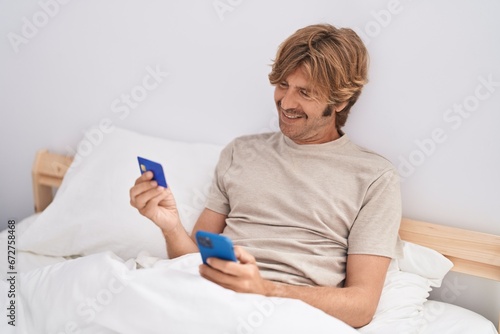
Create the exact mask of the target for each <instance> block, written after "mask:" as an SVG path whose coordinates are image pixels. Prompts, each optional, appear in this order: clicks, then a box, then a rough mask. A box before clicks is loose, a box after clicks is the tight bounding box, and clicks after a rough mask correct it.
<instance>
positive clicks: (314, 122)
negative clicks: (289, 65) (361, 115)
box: [274, 67, 339, 144]
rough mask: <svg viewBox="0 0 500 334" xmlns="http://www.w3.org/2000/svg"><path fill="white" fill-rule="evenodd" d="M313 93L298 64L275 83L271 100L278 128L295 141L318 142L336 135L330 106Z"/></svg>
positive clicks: (304, 73) (333, 111) (333, 116)
mask: <svg viewBox="0 0 500 334" xmlns="http://www.w3.org/2000/svg"><path fill="white" fill-rule="evenodd" d="M317 96H318V95H317V93H316V92H314V91H313V90H312V85H311V81H310V79H309V77H308V76H307V75H306V72H305V71H304V69H303V68H302V67H299V68H297V69H296V70H295V71H294V72H293V73H291V74H290V75H289V76H288V77H287V78H285V80H284V81H282V82H280V83H279V84H277V85H276V88H275V90H274V100H275V102H276V106H277V108H278V115H279V125H280V129H281V132H283V134H284V135H285V136H287V137H289V138H290V139H291V140H293V141H294V142H295V143H297V144H321V143H326V142H329V141H332V140H335V139H337V138H339V134H338V132H337V129H336V128H335V110H334V106H329V105H328V104H327V103H326V101H322V100H320V99H319V98H318V97H317Z"/></svg>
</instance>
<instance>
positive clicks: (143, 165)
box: [137, 157, 168, 188]
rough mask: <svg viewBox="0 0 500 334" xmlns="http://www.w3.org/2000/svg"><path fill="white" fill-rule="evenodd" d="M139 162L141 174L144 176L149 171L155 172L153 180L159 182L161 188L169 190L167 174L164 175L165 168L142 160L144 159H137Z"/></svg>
mask: <svg viewBox="0 0 500 334" xmlns="http://www.w3.org/2000/svg"><path fill="white" fill-rule="evenodd" d="M137 160H138V161H139V168H140V169H141V174H144V173H145V172H147V171H148V170H150V171H152V172H153V180H155V181H156V182H158V185H159V186H162V187H164V188H167V187H168V185H167V181H166V180H165V173H163V167H162V166H161V165H160V164H159V163H157V162H154V161H151V160H148V159H145V158H142V157H137Z"/></svg>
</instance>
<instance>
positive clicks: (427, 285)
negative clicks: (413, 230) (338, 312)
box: [359, 242, 453, 334]
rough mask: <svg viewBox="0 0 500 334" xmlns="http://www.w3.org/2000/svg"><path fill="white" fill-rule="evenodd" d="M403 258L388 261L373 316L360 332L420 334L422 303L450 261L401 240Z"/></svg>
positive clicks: (439, 282) (370, 333)
mask: <svg viewBox="0 0 500 334" xmlns="http://www.w3.org/2000/svg"><path fill="white" fill-rule="evenodd" d="M403 251H404V258H403V259H398V260H392V261H391V264H390V266H389V270H388V272H387V276H386V279H385V283H384V289H383V290H382V295H381V297H380V302H379V305H378V308H377V311H376V312H375V316H374V317H373V320H372V322H371V323H370V324H368V325H367V326H365V327H363V328H361V329H359V331H360V332H361V333H364V334H376V333H384V334H391V333H394V334H413V333H415V334H416V333H420V329H421V327H422V324H423V321H422V317H423V315H424V312H423V310H424V303H425V302H426V301H427V298H428V297H429V292H430V291H431V290H432V288H433V287H439V286H441V282H442V280H443V278H444V277H445V275H446V274H447V273H448V272H449V271H450V269H451V268H452V267H453V263H452V262H451V261H450V260H448V259H447V258H446V257H444V256H443V255H441V254H440V253H438V252H437V251H435V250H433V249H430V248H427V247H423V246H420V245H417V244H413V243H410V242H403Z"/></svg>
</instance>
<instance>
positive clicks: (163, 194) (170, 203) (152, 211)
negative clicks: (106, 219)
mask: <svg viewBox="0 0 500 334" xmlns="http://www.w3.org/2000/svg"><path fill="white" fill-rule="evenodd" d="M152 179H153V173H152V172H150V171H148V172H145V173H144V174H142V175H141V176H140V177H139V178H137V180H136V181H135V185H134V186H133V187H132V188H130V204H131V205H132V206H133V207H134V208H136V209H137V210H139V212H140V213H141V214H142V215H143V216H145V217H147V218H149V219H150V220H152V221H153V222H154V223H155V224H156V225H158V227H159V228H160V229H161V230H162V232H163V234H164V235H165V234H167V233H168V232H169V231H171V230H173V229H174V228H176V227H178V226H180V225H181V222H180V218H179V212H178V210H177V205H176V204H175V199H174V195H173V194H172V191H170V188H163V187H161V186H158V184H157V182H156V181H153V180H152Z"/></svg>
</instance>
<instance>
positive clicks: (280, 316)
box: [0, 215, 497, 334]
mask: <svg viewBox="0 0 500 334" xmlns="http://www.w3.org/2000/svg"><path fill="white" fill-rule="evenodd" d="M37 217H38V215H33V216H30V217H28V218H26V219H25V220H23V221H22V222H19V223H18V224H17V226H16V234H17V237H19V236H21V235H22V233H23V231H24V230H25V229H26V228H27V227H29V225H31V224H33V223H36V218H37ZM6 241H7V233H6V231H2V232H1V233H0V244H2V245H6ZM6 255H7V254H6V247H2V248H1V249H0V266H1V268H2V269H3V270H2V273H6V272H7V271H6V270H5V268H7V256H6ZM95 258H96V259H99V260H98V261H97V262H99V261H100V262H101V264H104V263H107V265H110V266H113V265H115V266H116V265H118V266H122V267H123V266H125V267H126V268H129V269H133V270H130V272H129V274H130V273H132V276H133V279H134V280H138V282H142V285H141V284H139V285H134V284H131V285H130V286H132V287H135V288H134V289H132V291H130V293H131V297H130V298H131V300H137V298H138V296H139V295H141V296H142V295H143V294H146V295H148V294H150V295H151V294H152V293H153V291H155V290H154V289H151V288H152V287H153V286H155V284H156V288H157V289H160V288H161V282H159V281H157V280H155V279H153V278H151V277H148V276H147V275H146V276H145V275H144V273H146V271H142V270H135V268H132V267H133V266H137V265H138V264H137V263H138V262H140V263H142V265H143V266H145V267H148V266H149V267H152V268H153V267H155V266H156V267H157V269H156V270H159V271H165V270H167V269H168V270H169V271H172V270H173V271H179V270H181V271H183V270H184V271H185V270H186V268H187V267H186V266H185V265H186V263H190V266H191V268H190V269H188V270H187V272H184V273H183V274H182V275H186V274H188V276H189V271H191V274H195V271H196V270H195V268H196V266H197V263H198V262H199V259H197V258H196V257H193V256H191V259H190V260H187V262H185V261H184V264H182V262H177V263H178V265H181V266H180V267H176V265H175V261H174V263H173V264H166V262H169V261H157V260H158V259H157V258H154V257H148V256H144V257H142V258H141V259H136V261H135V263H131V262H127V263H125V264H120V263H119V261H118V262H117V261H115V260H116V259H114V258H113V256H112V254H104V253H103V254H99V255H97V256H96V257H95ZM92 261H93V260H92ZM103 261H104V262H103ZM193 261H194V262H193ZM197 261H198V262H197ZM61 262H66V263H75V262H74V261H68V259H67V258H64V257H52V256H43V255H39V254H34V253H30V252H20V253H18V254H17V261H16V268H17V271H18V272H19V273H21V272H23V273H27V272H34V273H36V274H35V275H33V276H34V277H36V276H37V275H38V276H39V277H44V276H45V274H47V273H53V272H55V271H54V270H52V271H44V269H40V268H58V266H59V267H60V268H64V267H68V268H70V266H69V265H67V264H60V265H58V266H54V264H57V263H61ZM80 262H82V263H85V262H86V263H87V268H91V267H92V266H93V264H92V262H91V260H90V258H88V257H86V259H83V261H82V260H80ZM148 262H149V263H148ZM155 262H158V263H160V264H161V265H157V264H156V263H155ZM170 262H171V261H170ZM195 262H196V263H195ZM122 267H120V268H121V269H119V270H118V271H120V270H121V271H123V270H124V269H123V268H122ZM125 267H124V268H125ZM139 267H140V265H139ZM74 268H77V267H74ZM78 268H79V267H78ZM83 268H85V265H84V266H83ZM37 269H38V270H37ZM193 270H194V271H193ZM56 271H57V270H56ZM40 273H45V274H40ZM82 274H84V273H82ZM182 275H181V277H180V278H179V277H178V278H177V279H178V281H177V284H178V286H179V288H180V287H181V284H183V283H182V282H183V281H184V280H186V279H187V280H190V279H198V278H195V277H194V276H192V277H191V276H189V277H188V276H185V277H182ZM90 277H92V276H89V277H88V278H90ZM60 278H61V277H59V279H60ZM56 279H57V277H56ZM108 282H109V279H108ZM130 282H132V281H130ZM115 283H116V282H115ZM198 283H199V282H198ZM0 284H1V285H0V293H1V296H0V305H7V304H6V302H7V301H8V300H7V298H6V295H7V293H6V291H7V284H6V283H5V277H4V276H3V277H2V282H0ZM203 284H208V286H211V285H212V284H211V283H209V282H204V283H203ZM146 285H150V286H149V287H148V288H146ZM34 286H36V284H35V285H34ZM75 286H76V288H77V289H78V288H81V289H85V288H86V285H85V284H83V285H82V282H79V283H75ZM28 287H29V286H27V288H28ZM115 287H118V285H116V286H115ZM31 288H33V285H32V286H31ZM191 288H192V289H194V288H193V287H191ZM212 288H214V287H210V288H209V290H203V289H200V291H199V292H200V293H204V291H210V289H212ZM219 288H220V287H215V289H216V290H217V289H219ZM73 290H74V287H71V288H70V290H68V291H73ZM32 291H35V292H36V289H34V288H33V290H32ZM47 291H49V292H50V291H52V292H53V293H52V296H55V295H56V293H55V291H58V287H57V285H56V286H52V290H51V289H50V288H49V289H47ZM61 291H64V289H61ZM68 291H66V292H67V293H68V295H67V296H69V295H71V293H70V292H68ZM212 291H213V290H212ZM219 292H220V291H219ZM18 293H19V290H18ZM97 293H98V292H97ZM165 293H167V291H165ZM169 293H171V292H169ZM90 294H92V293H90ZM94 294H95V292H94ZM121 295H122V296H123V297H124V296H125V295H126V294H121ZM230 295H232V294H231V293H230V294H229V295H227V294H226V297H225V298H229V299H231V298H232V297H230ZM103 296H104V295H103ZM38 297H39V298H38V300H43V298H42V299H40V296H38ZM134 298H135V299H134ZM141 298H142V297H141ZM51 299H52V298H51ZM71 299H73V300H71ZM116 299H118V298H116ZM229 299H228V300H229ZM120 300H121V303H120V304H118V306H117V308H115V309H113V308H111V307H110V310H114V312H116V314H123V310H121V306H122V305H124V304H126V301H127V299H120ZM154 300H156V299H154ZM204 300H205V302H207V300H206V299H204ZM68 301H69V302H70V303H71V302H72V303H74V304H73V309H77V308H78V306H80V305H81V301H80V302H79V301H78V300H77V299H74V298H72V297H69V298H66V296H65V295H64V294H63V295H59V296H57V297H54V302H55V303H56V304H54V308H53V309H52V310H51V312H49V313H48V314H54V311H56V313H57V312H59V311H58V310H57V307H58V306H59V307H60V308H64V307H65V305H71V304H66V303H67V302H68ZM143 301H145V300H143ZM156 301H157V300H156ZM235 301H237V302H241V299H238V300H236V299H235ZM259 301H260V302H261V303H263V301H262V300H260V299H259V298H257V299H252V300H250V299H249V302H251V303H254V306H253V309H248V310H244V311H242V312H243V313H242V314H243V315H247V316H248V315H251V314H253V313H252V312H254V313H255V316H256V318H255V319H254V320H259V319H260V318H259V315H258V314H257V313H258V312H257V313H256V311H255V310H257V311H259V309H258V308H257V309H256V308H255V305H257V304H256V303H258V302H259ZM158 302H159V304H158V306H160V305H161V307H167V308H168V307H175V305H178V303H174V304H168V303H167V304H165V301H158ZM57 303H59V304H57ZM190 303H193V300H191V302H190ZM207 303H208V302H207ZM19 304H20V303H19V302H18V306H21V305H19ZM115 304H116V303H115ZM188 304H189V303H188ZM194 304H199V301H195V302H194ZM194 304H191V306H190V307H193V305H194ZM205 305H206V306H209V305H208V304H205ZM261 305H267V307H269V305H270V304H261ZM184 306H186V305H184ZM47 307H49V304H46V305H45V308H47ZM218 307H219V308H223V306H222V305H221V304H219V305H218ZM25 309H27V310H28V311H27V313H23V314H18V320H20V319H19V317H21V316H22V317H28V318H32V317H34V318H37V317H38V318H39V319H43V317H44V315H47V314H45V313H44V312H46V311H43V312H41V313H40V314H36V313H37V312H38V311H39V310H43V309H44V305H43V304H41V305H38V309H36V308H35V309H31V310H30V309H29V308H25ZM185 309H186V308H185ZM272 309H273V314H274V315H273V317H265V312H266V311H265V310H266V308H265V306H264V308H262V309H261V311H259V312H260V316H261V318H263V319H265V320H266V321H267V324H266V326H267V327H265V326H264V327H262V326H259V328H257V327H252V328H250V329H248V328H249V327H248V319H245V317H243V316H241V317H240V318H238V316H235V314H233V318H234V319H238V321H240V320H239V319H242V320H241V321H240V322H239V323H238V322H237V323H235V324H233V328H236V329H237V330H240V332H245V330H247V331H248V330H250V331H251V332H252V333H259V332H262V333H268V332H272V331H273V330H278V331H277V332H279V330H282V329H284V328H285V327H286V328H288V329H289V330H290V329H291V330H292V332H290V331H288V333H293V332H303V331H304V330H305V328H300V326H298V325H299V324H300V322H297V321H295V323H294V322H293V321H292V322H290V320H288V321H287V324H286V326H285V327H283V326H282V325H280V323H279V322H280V321H282V320H285V319H290V316H291V315H292V317H291V318H292V319H293V318H295V320H297V319H301V318H302V319H303V318H304V316H306V315H305V314H309V315H308V316H307V317H311V318H314V319H315V320H316V322H315V325H317V327H316V330H315V333H320V332H322V330H324V329H326V328H332V326H334V327H335V328H337V330H338V331H337V332H338V333H350V332H351V331H350V329H349V328H346V327H345V326H344V324H343V323H341V322H339V321H337V320H336V319H333V318H332V319H329V317H326V316H325V315H324V314H322V312H320V311H318V312H316V310H315V309H312V308H310V307H309V306H308V305H304V304H303V303H302V302H299V301H290V300H288V301H287V302H286V303H285V305H284V306H282V305H280V304H279V303H276V304H275V305H274V306H272ZM137 311H138V310H137V309H136V312H137ZM142 311H143V313H142V316H143V317H146V316H147V315H148V314H154V312H155V311H154V308H150V309H148V310H142ZM144 311H146V313H144ZM177 311H178V310H177ZM212 311H213V310H212ZM148 312H149V313H148ZM116 314H114V313H113V312H111V311H110V312H102V313H101V314H100V316H101V317H100V318H99V317H96V319H97V320H98V321H102V322H100V323H96V324H88V325H89V326H88V328H87V327H86V328H85V330H84V331H82V333H85V332H89V333H92V332H95V331H98V332H102V333H114V332H125V331H124V328H122V327H120V326H121V325H120V324H117V323H115V321H114V320H113V319H114V318H115V319H116ZM262 314H264V316H263V317H262ZM294 314H295V317H293V315H294ZM136 315H138V314H137V313H136V314H130V315H129V316H130V317H134V316H136ZM120 317H122V315H120ZM210 317H211V318H213V317H214V314H213V312H212V313H211V316H210ZM56 318H57V317H56ZM188 318H189V319H192V316H187V315H186V318H185V320H187V319H188ZM63 319H64V312H62V313H61V314H60V315H59V321H63ZM180 319H182V317H181V318H180ZM201 319H202V318H201ZM205 320H208V319H205ZM250 321H252V319H250ZM42 322H43V321H42ZM18 323H19V322H18ZM67 323H68V322H67V321H66V322H65V324H67ZM52 325H53V324H52ZM149 325H153V324H152V323H150V324H148V325H147V326H149ZM418 325H421V327H422V330H421V331H420V332H419V333H420V334H438V333H439V334H496V333H497V332H496V329H495V327H494V326H493V324H492V323H491V322H489V321H488V320H486V319H485V318H484V317H482V316H480V315H478V314H477V313H474V312H472V311H469V310H466V309H464V308H461V307H458V306H454V305H451V304H446V303H442V302H437V301H427V302H426V303H425V305H424V312H423V317H422V322H421V323H419V324H418ZM24 326H27V327H24ZM30 326H33V324H29V323H28V324H22V325H21V326H20V327H17V331H16V328H13V327H12V326H8V325H6V322H5V321H4V322H2V324H1V325H0V332H1V333H23V330H24V332H26V333H31V332H30V330H33V327H30ZM44 326H46V328H51V327H50V326H51V324H47V323H45V325H44ZM154 326H161V323H158V324H156V325H154ZM175 326H178V327H176V330H179V328H182V327H183V326H182V325H180V324H179V323H177V324H175ZM190 326H191V327H190ZM193 326H194V327H193ZM196 326H198V329H199V328H201V327H203V326H202V324H198V325H196V323H194V324H193V323H191V324H190V325H189V326H187V327H184V329H185V330H186V333H187V332H188V331H187V330H188V329H189V330H192V329H193V328H196ZM238 326H239V327H238ZM23 327H24V329H23ZM56 327H57V326H56ZM260 327H262V328H260ZM146 328H149V327H146ZM171 328H173V327H171ZM70 329H71V328H70ZM137 329H138V328H137ZM143 329H144V328H142V330H143ZM299 329H300V331H299ZM163 330H164V332H171V331H168V329H167V328H164V329H163ZM294 330H296V331H294ZM308 331H309V332H310V331H311V328H309V330H308ZM43 332H44V331H43V330H42V331H40V333H43ZM70 332H71V331H70ZM130 332H131V333H132V332H133V331H130ZM151 332H154V331H151ZM205 332H207V331H206V330H205ZM208 332H211V331H210V330H209V331H208ZM213 332H214V333H215V332H218V333H219V332H220V333H224V331H222V332H221V331H218V330H217V331H213ZM325 332H327V331H325ZM394 333H395V334H396V333H397V334H401V333H399V332H397V331H394ZM381 334H382V333H381ZM383 334H391V331H387V328H386V330H385V331H384V333H383Z"/></svg>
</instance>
